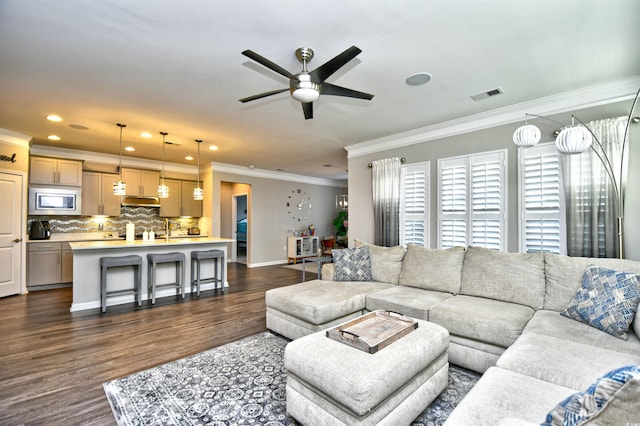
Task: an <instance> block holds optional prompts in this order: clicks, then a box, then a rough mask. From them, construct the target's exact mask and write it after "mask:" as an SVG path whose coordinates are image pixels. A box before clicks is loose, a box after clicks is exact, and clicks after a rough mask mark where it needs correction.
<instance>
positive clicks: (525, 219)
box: [519, 144, 566, 254]
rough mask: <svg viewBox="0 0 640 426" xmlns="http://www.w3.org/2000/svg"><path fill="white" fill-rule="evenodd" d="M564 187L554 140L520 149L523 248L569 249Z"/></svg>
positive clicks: (553, 250) (521, 247)
mask: <svg viewBox="0 0 640 426" xmlns="http://www.w3.org/2000/svg"><path fill="white" fill-rule="evenodd" d="M561 190H562V182H561V174H560V159H559V157H558V152H557V150H556V149H555V146H554V144H543V145H537V146H535V147H531V148H527V149H524V150H520V206H519V208H520V217H521V220H520V251H522V252H527V253H533V252H545V251H546V252H551V253H558V254H565V253H566V237H565V219H564V218H565V213H564V200H563V197H562V194H561Z"/></svg>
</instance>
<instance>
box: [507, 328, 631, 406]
mask: <svg viewBox="0 0 640 426" xmlns="http://www.w3.org/2000/svg"><path fill="white" fill-rule="evenodd" d="M638 364H640V353H636V354H625V353H622V352H616V351H612V350H608V349H604V348H598V347H596V346H591V345H586V344H583V343H577V342H572V341H570V340H562V339H558V338H556V337H550V336H542V335H540V334H534V333H528V334H524V335H522V336H521V337H520V338H519V339H518V340H517V341H516V342H515V343H514V344H513V345H511V346H510V347H509V348H508V349H507V350H506V351H505V352H504V354H502V356H501V357H500V358H499V359H498V362H497V364H496V366H498V367H500V368H505V369H507V370H511V371H514V372H516V373H520V374H525V375H527V376H531V377H535V378H537V379H540V380H544V381H546V382H551V383H555V384H557V385H560V386H565V387H568V388H572V389H576V390H580V389H586V388H587V387H588V386H589V385H590V384H591V383H593V382H594V381H595V380H596V379H597V378H598V377H600V376H602V375H603V374H605V373H606V372H608V371H611V370H613V369H615V368H619V367H623V366H625V365H638ZM558 402H559V401H558ZM549 409H551V407H549Z"/></svg>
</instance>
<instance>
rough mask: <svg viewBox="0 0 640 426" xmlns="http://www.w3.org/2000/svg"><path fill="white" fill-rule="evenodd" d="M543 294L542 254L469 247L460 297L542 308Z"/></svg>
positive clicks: (463, 269)
mask: <svg viewBox="0 0 640 426" xmlns="http://www.w3.org/2000/svg"><path fill="white" fill-rule="evenodd" d="M544 291H545V278H544V255H543V254H542V253H533V254H527V253H506V252H501V251H497V250H490V249H486V248H482V247H469V248H467V252H466V254H465V256H464V264H463V267H462V286H461V288H460V294H466V295H469V296H478V297H486V298H489V299H495V300H502V301H504V302H511V303H519V304H521V305H526V306H530V307H532V308H533V309H542V307H543V304H544ZM574 293H575V292H574Z"/></svg>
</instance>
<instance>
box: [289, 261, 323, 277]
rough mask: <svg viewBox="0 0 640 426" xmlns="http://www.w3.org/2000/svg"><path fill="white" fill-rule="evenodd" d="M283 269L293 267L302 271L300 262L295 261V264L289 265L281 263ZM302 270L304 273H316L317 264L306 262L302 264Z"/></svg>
mask: <svg viewBox="0 0 640 426" xmlns="http://www.w3.org/2000/svg"><path fill="white" fill-rule="evenodd" d="M282 267H283V268H285V269H295V270H296V271H302V263H295V264H290V265H283V266H282ZM304 272H305V274H314V275H315V274H317V273H318V266H317V264H316V263H307V264H305V265H304Z"/></svg>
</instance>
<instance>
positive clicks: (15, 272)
mask: <svg viewBox="0 0 640 426" xmlns="http://www.w3.org/2000/svg"><path fill="white" fill-rule="evenodd" d="M22 185H23V182H22V176H19V175H12V174H8V173H0V201H1V202H2V208H0V297H4V296H9V295H12V294H18V293H20V283H21V281H22V276H21V270H22V269H21V266H22V265H21V256H22V244H23V241H22V232H21V230H22V212H21V210H22V201H23V200H22V197H23V191H22Z"/></svg>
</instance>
